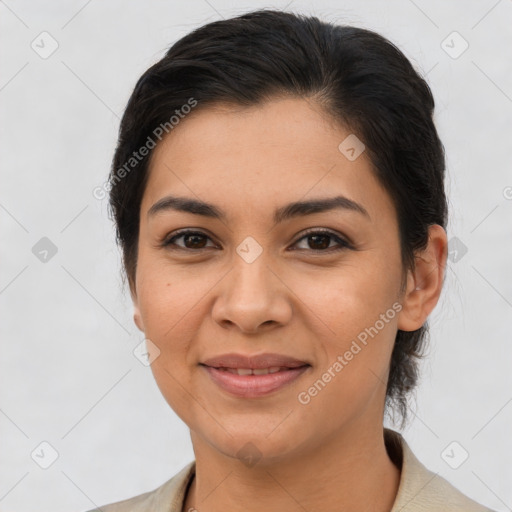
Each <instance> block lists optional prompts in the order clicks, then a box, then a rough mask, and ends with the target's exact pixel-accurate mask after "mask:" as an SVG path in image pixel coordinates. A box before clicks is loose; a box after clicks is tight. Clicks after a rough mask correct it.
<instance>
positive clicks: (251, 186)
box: [142, 98, 393, 217]
mask: <svg viewBox="0 0 512 512" xmlns="http://www.w3.org/2000/svg"><path fill="white" fill-rule="evenodd" d="M349 136H351V137H353V134H351V133H350V131H348V130H347V129H346V128H344V127H343V126H341V125H338V124H335V123H334V122H333V121H332V120H331V119H330V118H328V117H327V116H326V115H325V114H324V113H323V112H322V111H321V109H320V107H319V106H318V105H316V104H315V103H314V102H313V101H312V100H306V99H299V98H284V99H275V100H273V101H269V102H266V103H264V104H260V105H256V106H251V107H249V108H247V107H240V106H232V105H226V104H223V105H216V106H214V107H203V108H201V107H200V106H199V107H196V110H195V111H193V113H191V114H190V115H189V116H187V117H185V118H184V119H183V120H182V121H180V123H179V124H178V125H177V126H175V127H174V129H173V130H172V132H170V133H169V134H168V135H167V136H166V137H165V138H164V139H163V140H162V142H160V143H159V144H158V145H157V147H156V148H155V150H154V152H153V155H152V158H151V162H150V169H149V178H148V182H147V186H146V190H145V194H144V198H143V204H142V214H144V213H147V211H148V209H149V208H150V207H151V206H152V205H153V204H154V203H155V202H156V201H158V200H159V199H161V198H162V197H164V196H165V195H166V194H172V195H181V196H186V197H193V196H195V197H196V198H201V199H203V200H207V201H208V202H210V203H214V204H219V205H221V206H222V209H223V210H225V211H227V213H228V214H229V213H230V212H233V211H246V212H247V211H248V210H251V211H253V212H254V213H255V214H258V215H261V214H262V212H266V211H268V213H269V215H270V214H271V213H273V211H274V210H275V207H276V206H278V205H279V204H284V203H288V202H290V201H297V200H299V199H307V198H308V197H319V196H322V197H326V196H334V195H339V194H341V195H344V196H346V197H348V198H350V199H352V200H354V201H357V202H358V203H363V204H364V205H365V208H366V209H367V210H368V211H369V213H370V214H371V212H372V210H373V212H374V214H376V213H379V215H382V214H383V212H384V210H390V209H391V210H393V205H392V204H391V201H390V198H389V197H388V194H387V193H386V192H385V191H384V189H383V187H382V186H381V185H380V183H379V182H378V181H377V179H376V177H375V175H374V173H373V170H372V166H371V163H370V160H369V158H368V157H367V155H366V153H365V152H364V151H363V152H362V153H361V155H360V156H359V157H358V158H356V159H355V160H349V159H348V158H347V156H346V154H345V153H344V152H342V151H340V148H339V146H340V144H342V143H343V141H345V140H346V139H347V137H349ZM349 140H350V139H349ZM372 217H373V215H372Z"/></svg>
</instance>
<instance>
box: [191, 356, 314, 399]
mask: <svg viewBox="0 0 512 512" xmlns="http://www.w3.org/2000/svg"><path fill="white" fill-rule="evenodd" d="M200 366H202V367H203V368H204V369H205V370H206V373H207V374H208V375H209V377H210V379H211V381H212V382H213V383H214V384H216V386H218V387H219V388H220V389H221V390H223V391H224V392H227V393H228V394H229V395H231V396H236V397H238V398H245V399H247V398H262V397H264V396H267V395H269V394H272V393H277V392H278V391H280V390H282V389H284V388H286V387H287V386H289V385H291V384H292V383H293V382H294V381H296V380H297V379H299V378H300V377H301V376H302V375H303V374H304V373H305V372H306V371H307V370H308V369H309V368H311V365H309V364H304V365H302V366H295V367H293V368H290V367H287V366H270V367H268V368H228V367H225V366H219V367H214V366H208V365H204V364H202V365H200Z"/></svg>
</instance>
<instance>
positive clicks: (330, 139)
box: [131, 98, 447, 512]
mask: <svg viewBox="0 0 512 512" xmlns="http://www.w3.org/2000/svg"><path fill="white" fill-rule="evenodd" d="M349 134H350V132H349V131H348V130H346V129H344V128H343V127H341V126H338V125H335V124H334V123H333V122H332V121H330V120H328V119H327V117H326V116H325V114H323V113H322V111H321V110H320V108H319V107H318V106H317V104H316V103H315V102H314V101H313V100H307V99H303V98H274V99H272V100H271V101H269V102H267V103H265V104H261V105H258V106H256V107H250V108H242V107H239V106H237V107H234V106H229V105H222V106H220V105H219V106H217V107H215V108H213V107H206V108H204V109H202V110H199V109H197V111H195V112H193V113H192V114H190V115H189V116H188V117H187V118H186V119H185V120H183V121H181V122H180V124H179V125H178V126H177V127H175V128H174V130H173V131H172V132H171V133H170V134H169V135H168V136H167V137H166V138H165V139H164V140H163V141H162V142H161V143H160V144H159V145H158V146H157V147H156V148H155V151H154V154H153V155H152V160H151V164H150V176H149V180H148V183H147V188H146V190H145V193H144V196H143V200H142V204H141V222H140V233H139V245H138V264H137V271H136V279H135V286H134V287H133V288H132V290H131V291H132V298H133V302H134V308H135V309H134V320H135V322H136V324H137V326H138V327H139V329H141V330H142V331H143V332H144V333H145V337H146V338H148V339H149V340H151V341H152V343H154V345H155V346H157V347H158V349H159V351H160V353H159V355H158V357H157V358H156V359H155V360H154V362H153V363H152V365H151V368H152V371H153V374H154V377H155V379H156V382H157V384H158V386H159V388H160V390H161V392H162V394H163V396H164V397H165V399H166V401H167V402H168V403H169V405H170V406H171V407H172V408H173V410H174V411H175V412H176V413H177V414H178V415H179V416H180V417H181V418H182V420H183V421H184V422H185V423H186V424H187V425H188V426H189V428H190V431H191V439H192V443H193V447H194V452H195V457H196V476H195V478H194V481H193V483H192V485H191V488H190V490H189V492H188V495H187V498H186V503H185V507H184V510H187V511H188V510H189V508H190V507H194V508H195V509H197V510H198V511H199V512H209V511H221V510H223V511H225V510H240V509H242V508H243V510H245V511H253V510H254V511H255V510H258V511H261V510H266V511H269V512H272V511H278V510H279V511H281V512H282V511H283V510H286V511H295V510H297V511H299V510H302V511H303V510H304V509H306V510H323V511H324V512H329V511H335V510H336V511H340V510H372V511H382V512H384V511H389V510H390V509H391V507H392V504H393V502H394V499H395V497H396V493H397V490H398V484H399V479H400V471H399V469H398V468H396V467H395V466H394V464H393V463H392V462H391V460H390V458H389V457H388V454H387V452H386V449H385V445H384V439H383V413H384V401H385V390H386V382H387V376H388V372H389V361H390V357H391V352H392V349H393V344H394V339H395V335H396V332H397V329H402V330H415V329H417V328H419V327H420V326H421V325H423V323H424V322H425V320H426V319H427V316H428V314H429V313H430V312H431V311H432V309H433V308H434V306H435V305H436V303H437V301H438V298H439V295H440V292H441V288H442V282H443V276H444V267H445V262H446V244H447V242H446V233H445V231H444V230H443V229H442V228H441V227H440V226H432V227H431V228H430V241H429V245H428V247H427V249H425V251H423V252H422V253H421V254H418V255H417V259H416V261H417V266H416V269H415V270H414V272H413V271H408V272H407V275H406V276H405V281H404V283H405V285H406V286H405V290H404V291H402V292H401V284H402V283H403V281H402V277H403V276H404V274H403V272H402V270H403V269H402V266H401V257H400V245H399V237H398V222H397V218H396V212H395V208H394V206H393V203H392V201H391V199H390V197H389V195H388V194H387V193H386V191H385V190H384V188H383V187H382V186H381V185H380V184H379V182H378V181H377V179H376V178H375V176H374V174H373V172H372V169H371V165H370V162H369V160H368V158H367V156H366V153H364V152H363V153H362V154H361V156H359V157H358V158H357V159H356V160H354V161H350V160H348V159H347V158H346V157H345V156H344V155H343V154H342V153H341V152H340V150H339V149H338V146H339V144H340V143H341V142H342V141H343V140H344V139H345V138H346V137H347V136H348V135H349ZM169 194H172V195H175V196H180V197H190V198H194V199H201V200H203V201H207V202H208V203H212V204H214V205H216V206H217V207H219V208H221V209H223V210H224V211H225V212H226V214H227V218H226V220H225V221H220V220H217V219H210V218H206V217H202V216H200V215H195V214H191V213H185V212H177V211H172V210H169V211H164V212H160V213H158V214H156V215H150V216H148V210H149V209H150V207H151V206H152V205H153V204H154V203H155V202H156V201H158V200H159V199H161V198H163V197H164V196H166V195H169ZM336 195H343V196H346V197H348V198H350V199H352V200H353V201H356V202H357V203H359V204H360V205H362V206H363V207H364V208H365V209H366V210H367V212H368V214H369V218H368V217H366V216H365V215H363V214H361V213H359V212H356V211H350V210H341V209H340V210H332V211H328V212H321V213H315V214H312V215H307V216H304V217H298V218H293V219H290V220H287V221H285V222H283V223H281V224H277V225H274V223H273V212H274V210H275V209H277V208H279V207H281V206H283V205H285V204H288V203H290V202H293V201H298V200H309V199H313V198H326V197H333V196H336ZM183 228H190V229H193V230H197V231H201V232H203V233H204V234H205V235H206V236H205V237H199V239H196V240H191V241H190V240H189V241H188V245H185V244H186V243H187V239H186V238H184V237H181V238H179V239H176V240H175V246H174V247H175V248H174V249H173V248H172V247H173V246H167V247H163V246H162V243H163V241H165V240H166V239H167V240H168V239H169V238H170V236H169V235H171V234H173V233H175V232H176V231H177V230H180V229H183ZM309 228H319V229H328V230H330V231H333V232H334V234H336V235H338V236H340V237H341V238H345V239H347V240H348V241H349V242H350V244H351V245H350V247H349V248H342V249H341V250H339V251H335V250H333V248H336V247H339V244H338V242H337V241H336V239H334V238H332V237H330V238H329V237H327V238H324V239H321V240H320V241H316V242H315V240H312V239H311V238H308V237H306V238H304V236H305V233H304V232H305V231H306V230H307V229H309ZM248 236H250V237H252V238H254V239H255V240H256V241H257V243H258V244H259V246H261V248H262V253H261V254H260V255H259V256H258V257H257V258H256V259H255V261H253V262H252V263H248V262H247V261H246V260H244V259H243V258H242V257H241V256H240V255H239V254H238V253H237V251H236V249H237V247H238V246H239V245H240V244H241V243H242V242H243V241H244V240H245V239H246V237H248ZM324 243H325V246H328V247H329V249H324V248H323V246H322V244H324ZM180 247H181V250H180ZM186 247H188V250H187V249H186ZM196 247H198V248H196ZM293 248H295V249H296V250H292V249H293ZM322 251H323V252H322ZM393 304H395V305H396V304H399V305H400V307H401V311H400V312H399V313H397V314H396V315H394V318H392V319H389V318H388V321H387V322H385V324H384V327H383V328H381V329H380V330H379V332H378V334H377V335H374V337H373V338H369V341H368V343H367V345H366V346H364V347H363V348H362V350H361V351H360V352H358V353H357V355H355V356H354V357H353V359H352V360H351V361H349V362H348V364H347V365H346V366H344V368H343V370H342V371H340V372H339V373H337V374H336V376H335V377H334V378H332V379H331V380H330V382H329V383H328V384H327V385H326V386H325V387H324V388H323V389H322V390H321V391H320V392H318V394H317V395H316V396H314V397H312V398H311V400H310V401H309V403H307V404H302V403H300V402H299V401H298V398H297V397H298V394H299V393H300V392H302V391H307V390H308V388H309V387H310V386H311V385H312V384H313V383H314V382H315V381H316V380H317V379H319V378H321V376H322V374H323V373H324V372H325V371H326V370H327V369H328V368H329V367H332V365H333V363H334V362H335V361H336V360H337V356H338V355H343V354H344V353H345V352H346V351H347V350H348V349H349V348H350V346H351V343H352V341H353V340H354V339H356V337H357V336H358V334H360V333H361V332H362V331H364V330H365V328H368V327H370V326H373V325H374V324H375V323H376V321H377V320H379V318H382V317H381V316H380V315H382V314H386V311H388V310H389V309H390V308H392V305H393ZM228 352H237V353H243V354H262V353H265V352H277V353H280V354H285V355H289V356H292V357H295V358H297V359H300V360H303V361H306V362H308V363H309V364H310V365H311V367H310V368H309V369H308V370H307V371H306V372H305V373H304V374H303V375H302V376H300V377H299V379H297V380H296V381H294V382H293V383H291V384H289V385H288V386H287V387H285V388H283V389H281V390H279V391H277V392H274V393H272V394H271V395H268V396H265V397H260V398H251V399H247V398H239V397H234V396H232V395H230V394H228V393H227V392H226V391H223V390H221V389H220V388H219V387H217V385H216V384H214V383H213V382H212V380H211V379H210V377H209V375H208V374H207V373H206V372H205V371H204V368H202V367H201V366H199V363H200V362H201V361H204V360H205V359H207V358H209V357H213V356H217V355H220V354H224V353H228ZM150 353H151V349H150ZM153 353H154V354H155V355H156V354H157V352H156V351H155V350H153ZM249 442H250V443H252V444H253V445H254V446H255V447H256V448H257V451H258V453H259V455H260V456H261V458H260V459H259V460H258V462H257V463H256V464H255V465H253V466H249V465H247V464H245V463H244V462H243V461H242V460H241V459H240V458H239V456H237V452H238V451H239V450H240V449H242V448H243V447H247V443H249ZM244 449H247V448H244ZM242 505H243V507H242Z"/></svg>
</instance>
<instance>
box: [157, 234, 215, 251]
mask: <svg viewBox="0 0 512 512" xmlns="http://www.w3.org/2000/svg"><path fill="white" fill-rule="evenodd" d="M179 239H183V245H182V244H177V243H176V241H177V240H179ZM209 239H210V237H209V236H208V235H206V234H204V233H201V232H200V231H182V232H181V233H179V234H177V235H174V236H173V237H172V238H169V239H168V240H166V241H164V242H163V244H162V245H163V246H164V247H171V246H174V247H172V248H177V249H185V250H192V251H193V250H201V249H205V248H207V245H206V244H207V241H208V240H209ZM210 247H214V246H210Z"/></svg>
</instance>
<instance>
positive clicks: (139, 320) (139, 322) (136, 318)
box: [130, 282, 144, 332]
mask: <svg viewBox="0 0 512 512" xmlns="http://www.w3.org/2000/svg"><path fill="white" fill-rule="evenodd" d="M130 295H131V297H132V302H133V321H134V322H135V325H136V326H137V327H138V328H139V330H140V331H142V332H144V323H143V322H142V316H141V314H140V309H139V299H138V297H137V291H136V288H135V283H131V282H130Z"/></svg>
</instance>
